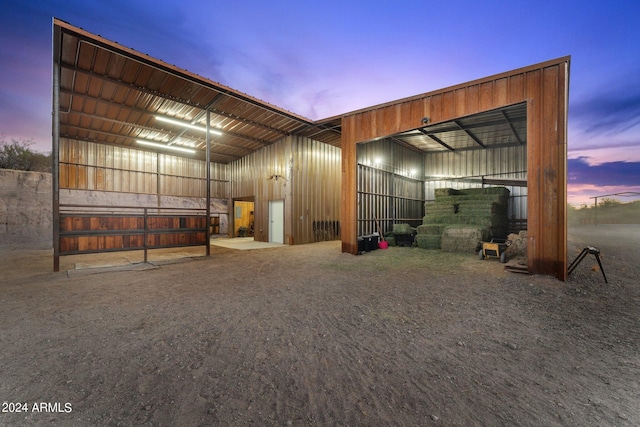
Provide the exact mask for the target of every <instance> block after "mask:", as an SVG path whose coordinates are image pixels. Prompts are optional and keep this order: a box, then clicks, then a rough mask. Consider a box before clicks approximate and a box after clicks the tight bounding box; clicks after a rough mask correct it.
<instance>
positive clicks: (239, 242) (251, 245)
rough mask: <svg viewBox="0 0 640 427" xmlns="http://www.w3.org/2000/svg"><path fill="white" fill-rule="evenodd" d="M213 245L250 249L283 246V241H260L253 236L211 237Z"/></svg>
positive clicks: (241, 249)
mask: <svg viewBox="0 0 640 427" xmlns="http://www.w3.org/2000/svg"><path fill="white" fill-rule="evenodd" d="M211 244H212V245H213V246H220V247H223V248H229V249H237V250H239V251H249V250H253V249H266V248H281V247H283V246H284V245H283V244H281V243H271V242H258V241H256V240H254V238H253V237H234V238H231V239H211Z"/></svg>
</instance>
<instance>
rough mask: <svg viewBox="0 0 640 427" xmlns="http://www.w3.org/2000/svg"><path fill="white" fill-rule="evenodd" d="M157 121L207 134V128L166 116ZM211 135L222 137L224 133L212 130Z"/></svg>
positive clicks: (159, 117) (158, 118)
mask: <svg viewBox="0 0 640 427" xmlns="http://www.w3.org/2000/svg"><path fill="white" fill-rule="evenodd" d="M156 120H160V121H161V122H165V123H171V124H172V125H177V126H183V127H186V128H189V129H195V130H199V131H200V132H205V133H206V132H207V128H206V127H204V126H198V125H192V124H191V123H189V122H183V121H181V120H175V119H170V118H169V117H164V116H156ZM209 133H212V134H214V135H222V132H220V131H218V130H215V129H210V130H209Z"/></svg>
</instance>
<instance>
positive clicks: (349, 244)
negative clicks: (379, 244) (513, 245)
mask: <svg viewBox="0 0 640 427" xmlns="http://www.w3.org/2000/svg"><path fill="white" fill-rule="evenodd" d="M569 60H570V59H569V57H564V58H559V59H556V60H552V61H547V62H544V63H541V64H536V65H532V66H530V67H526V68H522V69H518V70H514V71H510V72H507V73H503V74H499V75H496V76H491V77H487V78H484V79H480V80H476V81H473V82H469V83H465V84H461V85H457V86H454V87H450V88H446V89H442V90H439V91H435V92H430V93H427V94H424V95H419V96H415V97H411V98H407V99H403V100H399V101H396V102H393V103H388V104H384V105H380V106H376V107H372V108H369V109H366V110H360V111H356V112H354V113H352V114H349V115H345V116H344V117H343V119H342V183H343V185H342V227H343V228H342V231H343V233H342V250H343V251H344V252H349V253H353V254H355V253H357V234H356V218H357V209H356V200H357V199H356V192H357V190H356V188H357V167H356V166H357V160H356V159H357V156H356V145H357V144H358V143H361V142H365V141H371V140H374V139H376V138H380V137H386V136H390V135H393V134H395V133H400V132H404V131H407V130H410V129H415V128H418V127H419V126H420V124H421V120H422V118H424V117H429V119H430V123H439V122H444V121H447V120H453V119H455V118H458V117H463V116H466V115H470V114H475V113H480V112H483V111H488V110H491V109H495V108H499V107H504V106H508V105H513V104H517V103H521V102H526V103H527V170H528V171H529V172H528V236H529V240H528V263H529V265H528V267H529V271H530V272H532V273H539V274H548V275H553V276H556V277H557V278H559V279H561V280H566V275H567V268H566V267H567V247H566V245H567V243H566V240H567V234H566V232H567V230H566V163H567V162H566V159H567V154H566V144H567V105H568V79H569Z"/></svg>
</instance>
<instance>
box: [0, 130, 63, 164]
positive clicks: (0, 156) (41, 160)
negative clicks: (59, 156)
mask: <svg viewBox="0 0 640 427" xmlns="http://www.w3.org/2000/svg"><path fill="white" fill-rule="evenodd" d="M31 145H33V141H31V140H16V139H12V140H11V142H10V143H9V142H7V141H5V138H4V136H0V169H15V170H23V171H34V172H51V154H42V153H38V152H35V151H33V150H31V148H30V147H31Z"/></svg>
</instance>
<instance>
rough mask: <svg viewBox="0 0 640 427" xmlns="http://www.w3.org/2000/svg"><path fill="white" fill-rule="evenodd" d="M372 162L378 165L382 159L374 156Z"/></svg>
mask: <svg viewBox="0 0 640 427" xmlns="http://www.w3.org/2000/svg"><path fill="white" fill-rule="evenodd" d="M373 163H375V164H376V165H379V164H380V163H382V160H381V159H380V157H376V158H375V159H373Z"/></svg>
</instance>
